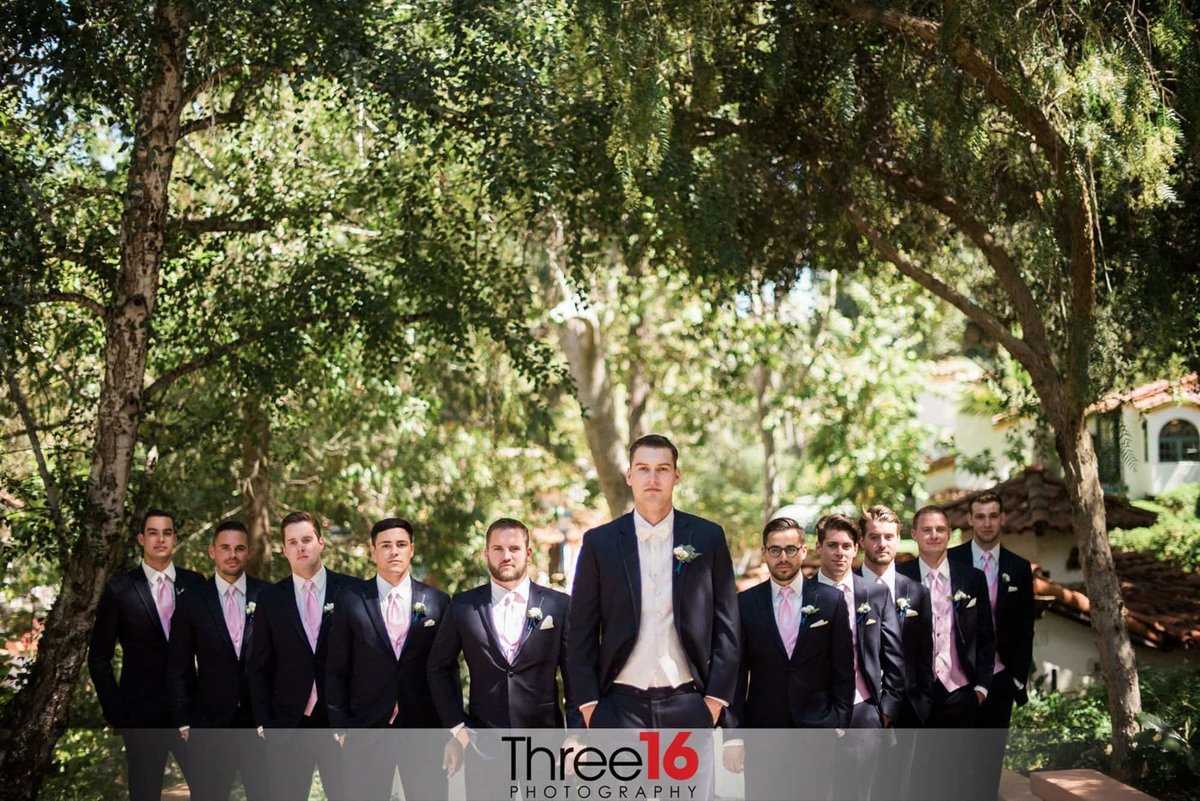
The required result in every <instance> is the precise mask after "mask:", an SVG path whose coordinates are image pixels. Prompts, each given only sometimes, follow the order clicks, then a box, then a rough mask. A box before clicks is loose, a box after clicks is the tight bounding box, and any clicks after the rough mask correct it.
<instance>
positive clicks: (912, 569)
mask: <svg viewBox="0 0 1200 801" xmlns="http://www.w3.org/2000/svg"><path fill="white" fill-rule="evenodd" d="M896 575H898V576H904V577H905V578H907V579H910V580H912V581H915V582H917V583H920V581H921V560H920V559H909V560H908V561H907V562H900V563H898V564H897V565H896Z"/></svg>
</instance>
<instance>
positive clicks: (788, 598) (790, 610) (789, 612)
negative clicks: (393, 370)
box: [777, 587, 800, 659]
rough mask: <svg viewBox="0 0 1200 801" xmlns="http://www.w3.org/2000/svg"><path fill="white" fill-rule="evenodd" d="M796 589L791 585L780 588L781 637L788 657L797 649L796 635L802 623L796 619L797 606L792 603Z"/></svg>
mask: <svg viewBox="0 0 1200 801" xmlns="http://www.w3.org/2000/svg"><path fill="white" fill-rule="evenodd" d="M795 594H796V593H795V591H793V590H792V588H791V587H780V588H779V620H778V622H777V625H778V626H779V637H780V639H782V640H783V648H784V650H785V651H787V655H788V658H789V659H790V658H791V656H792V652H794V651H795V650H796V637H797V636H798V635H799V633H800V624H799V622H798V621H797V619H796V607H795V606H794V605H793V604H792V596H793V595H795Z"/></svg>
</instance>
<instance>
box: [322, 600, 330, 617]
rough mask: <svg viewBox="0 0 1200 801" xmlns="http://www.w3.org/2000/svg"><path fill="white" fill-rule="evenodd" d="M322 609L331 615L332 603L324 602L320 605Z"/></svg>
mask: <svg viewBox="0 0 1200 801" xmlns="http://www.w3.org/2000/svg"><path fill="white" fill-rule="evenodd" d="M322 611H323V612H324V613H325V614H327V615H332V614H333V604H332V603H327V604H325V606H324V607H322Z"/></svg>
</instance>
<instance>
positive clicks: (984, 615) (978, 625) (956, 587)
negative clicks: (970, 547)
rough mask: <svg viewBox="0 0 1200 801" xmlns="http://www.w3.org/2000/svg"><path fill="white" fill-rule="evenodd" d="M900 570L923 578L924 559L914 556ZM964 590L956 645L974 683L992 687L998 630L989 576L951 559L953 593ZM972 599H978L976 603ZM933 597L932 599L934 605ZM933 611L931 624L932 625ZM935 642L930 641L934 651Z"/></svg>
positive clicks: (958, 611)
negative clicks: (993, 623)
mask: <svg viewBox="0 0 1200 801" xmlns="http://www.w3.org/2000/svg"><path fill="white" fill-rule="evenodd" d="M896 572H897V573H900V574H902V575H904V576H907V577H908V578H910V579H912V580H913V581H917V582H920V581H921V560H920V559H913V560H912V561H910V562H905V563H904V564H902V565H897V566H896ZM959 592H962V593H964V594H965V595H966V597H965V598H963V599H962V600H959V601H955V602H954V646H955V649H956V651H957V652H958V661H959V665H960V666H961V667H962V669H963V673H965V674H966V676H967V680H968V681H969V682H970V684H971V686H972V687H983V688H984V689H985V690H990V689H991V686H992V667H993V663H994V662H995V659H996V634H995V631H994V630H993V629H992V608H991V605H990V604H989V602H988V592H987V579H986V578H984V575H983V571H981V570H976V569H975V568H973V567H970V566H969V565H963V564H961V563H959V562H955V561H950V594H951V596H954V595H957V594H958V593H959ZM972 601H973V602H974V603H972ZM932 603H933V599H932V598H931V599H930V605H931V606H932ZM932 620H933V617H932V614H931V615H930V621H931V623H930V625H931V626H932ZM932 652H933V646H932V644H931V645H930V653H931V654H932Z"/></svg>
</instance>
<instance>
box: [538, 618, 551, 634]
mask: <svg viewBox="0 0 1200 801" xmlns="http://www.w3.org/2000/svg"><path fill="white" fill-rule="evenodd" d="M552 628H554V615H547V616H546V619H545V620H543V621H542V625H540V626H538V631H544V630H546V629H552Z"/></svg>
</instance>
